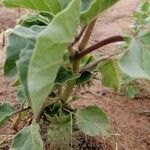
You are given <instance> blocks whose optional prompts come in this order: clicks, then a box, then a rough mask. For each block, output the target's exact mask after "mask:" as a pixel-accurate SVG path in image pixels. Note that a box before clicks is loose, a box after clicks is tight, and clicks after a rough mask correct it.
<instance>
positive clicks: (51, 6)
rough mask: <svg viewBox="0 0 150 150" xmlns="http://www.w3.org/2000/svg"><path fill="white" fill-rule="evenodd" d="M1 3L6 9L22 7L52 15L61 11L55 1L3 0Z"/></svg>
mask: <svg viewBox="0 0 150 150" xmlns="http://www.w3.org/2000/svg"><path fill="white" fill-rule="evenodd" d="M3 3H4V4H5V6H7V7H22V8H27V9H33V10H36V11H48V12H51V13H53V14H56V13H58V12H59V11H61V7H60V3H59V2H58V1H57V0H36V1H35V0H4V1H3Z"/></svg>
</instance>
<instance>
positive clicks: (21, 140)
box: [10, 123, 44, 150]
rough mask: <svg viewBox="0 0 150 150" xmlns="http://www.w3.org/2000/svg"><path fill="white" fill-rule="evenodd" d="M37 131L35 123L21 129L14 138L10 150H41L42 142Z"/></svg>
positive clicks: (37, 126) (37, 127)
mask: <svg viewBox="0 0 150 150" xmlns="http://www.w3.org/2000/svg"><path fill="white" fill-rule="evenodd" d="M39 129H40V128H39V125H38V124H36V123H32V124H31V125H30V126H28V127H26V128H23V129H22V130H21V131H20V132H19V133H17V135H16V136H15V138H14V141H13V143H12V145H11V148H10V150H43V149H44V148H43V141H42V138H41V136H40V133H39Z"/></svg>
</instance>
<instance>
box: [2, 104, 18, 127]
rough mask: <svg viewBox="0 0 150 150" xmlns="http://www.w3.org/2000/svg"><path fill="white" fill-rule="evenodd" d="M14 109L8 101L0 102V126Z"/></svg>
mask: <svg viewBox="0 0 150 150" xmlns="http://www.w3.org/2000/svg"><path fill="white" fill-rule="evenodd" d="M15 110H16V109H15V108H14V107H12V106H11V105H10V104H8V103H3V104H0V127H2V126H3V125H4V124H5V123H6V121H7V120H8V119H9V118H10V116H11V115H12V114H13V112H15Z"/></svg>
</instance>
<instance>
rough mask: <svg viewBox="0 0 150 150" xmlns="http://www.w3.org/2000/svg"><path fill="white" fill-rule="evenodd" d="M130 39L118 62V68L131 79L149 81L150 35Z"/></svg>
mask: <svg viewBox="0 0 150 150" xmlns="http://www.w3.org/2000/svg"><path fill="white" fill-rule="evenodd" d="M142 34H143V35H141V36H139V37H136V38H131V40H130V42H129V43H127V44H128V49H127V51H126V52H125V53H123V55H122V56H121V58H120V60H119V67H120V68H121V70H122V71H123V72H125V73H126V74H127V75H129V76H130V77H132V78H142V79H148V80H150V65H149V64H150V33H145V34H144V33H142Z"/></svg>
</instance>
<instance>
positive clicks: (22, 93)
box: [16, 89, 25, 104]
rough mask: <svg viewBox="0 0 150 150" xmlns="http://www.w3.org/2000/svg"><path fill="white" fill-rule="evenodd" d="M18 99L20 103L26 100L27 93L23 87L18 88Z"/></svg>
mask: <svg viewBox="0 0 150 150" xmlns="http://www.w3.org/2000/svg"><path fill="white" fill-rule="evenodd" d="M16 99H17V101H18V102H19V103H20V104H22V103H23V102H24V101H25V95H24V92H23V90H22V89H19V90H18V92H17V96H16Z"/></svg>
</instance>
